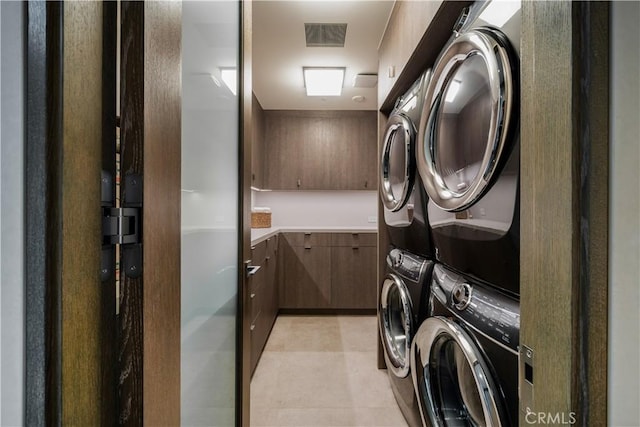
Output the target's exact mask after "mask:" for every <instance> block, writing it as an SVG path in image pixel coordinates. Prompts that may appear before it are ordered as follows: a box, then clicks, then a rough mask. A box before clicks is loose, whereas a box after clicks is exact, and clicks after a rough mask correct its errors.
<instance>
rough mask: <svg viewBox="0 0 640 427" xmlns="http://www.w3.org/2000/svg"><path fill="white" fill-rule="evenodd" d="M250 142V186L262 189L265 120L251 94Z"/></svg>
mask: <svg viewBox="0 0 640 427" xmlns="http://www.w3.org/2000/svg"><path fill="white" fill-rule="evenodd" d="M251 107H252V114H253V124H252V133H251V134H252V141H251V185H252V186H254V187H257V188H263V187H264V163H265V155H266V153H265V149H264V145H265V119H264V110H263V109H262V105H260V101H258V98H256V96H255V94H252V101H251Z"/></svg>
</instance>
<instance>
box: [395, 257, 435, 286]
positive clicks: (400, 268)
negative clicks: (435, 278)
mask: <svg viewBox="0 0 640 427" xmlns="http://www.w3.org/2000/svg"><path fill="white" fill-rule="evenodd" d="M428 263H429V261H427V259H426V258H422V257H421V256H418V255H414V254H412V253H411V252H407V251H403V250H400V249H392V250H391V251H390V252H389V254H388V255H387V266H389V268H390V269H391V270H392V271H393V272H395V273H397V274H399V275H400V276H402V277H404V278H405V279H408V280H411V281H412V282H414V283H420V282H421V281H422V276H423V274H424V273H425V271H426V270H427V266H428Z"/></svg>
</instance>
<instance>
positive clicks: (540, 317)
mask: <svg viewBox="0 0 640 427" xmlns="http://www.w3.org/2000/svg"><path fill="white" fill-rule="evenodd" d="M608 26H609V4H608V3H606V2H593V3H591V2H571V1H560V2H535V1H533V2H523V4H522V47H521V48H522V49H521V51H522V57H521V81H522V90H521V99H522V106H521V109H522V119H521V127H522V131H521V138H522V140H521V147H522V152H521V178H520V179H521V184H520V187H521V196H520V200H521V205H522V207H521V215H522V218H521V230H520V233H521V253H520V260H521V266H520V277H521V300H520V304H521V313H522V317H521V332H520V346H521V354H522V352H523V350H522V349H524V346H526V347H528V348H530V349H531V351H532V352H533V361H532V364H533V366H530V371H529V374H530V375H526V376H525V375H524V372H523V371H524V370H525V367H524V366H522V365H521V374H520V386H521V387H520V389H521V396H520V424H521V425H526V424H527V423H530V422H531V420H532V416H531V415H529V416H527V411H529V412H532V413H534V416H538V414H543V415H542V416H544V414H549V415H548V417H552V416H555V417H557V418H556V419H558V418H559V417H563V419H564V420H567V419H568V418H570V417H571V414H573V419H574V420H575V422H576V424H578V425H606V424H607V344H606V343H607V339H606V337H607V287H608V284H607V270H608V265H607V264H608V262H607V259H608V249H607V248H608V243H607V242H608V237H607V233H608V231H607V230H608V224H607V222H608V218H607V212H608V206H607V204H608V165H609V159H608V139H609V135H608V117H609V107H608V105H609V89H608V87H609V86H608V85H609V79H608V72H609V68H608V49H609V28H608ZM522 359H524V358H521V360H522ZM525 360H526V359H525ZM541 419H542V418H541ZM548 419H549V418H548ZM557 422H558V421H556V423H557Z"/></svg>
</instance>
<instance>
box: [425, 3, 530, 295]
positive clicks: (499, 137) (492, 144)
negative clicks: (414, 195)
mask: <svg viewBox="0 0 640 427" xmlns="http://www.w3.org/2000/svg"><path fill="white" fill-rule="evenodd" d="M520 22H521V16H520V3H519V2H517V1H516V2H509V1H505V2H498V1H489V2H482V1H477V2H475V3H474V4H473V5H471V6H470V7H469V8H466V9H465V10H464V12H463V14H462V15H461V17H460V19H459V20H458V23H457V24H456V27H455V30H454V35H453V36H452V38H451V39H450V41H449V42H448V43H447V45H446V46H445V48H444V49H443V51H442V52H441V53H440V55H439V57H438V59H437V60H436V63H435V65H434V67H433V75H432V78H431V80H430V84H429V86H428V88H427V91H426V94H425V99H424V106H423V110H422V117H421V120H420V126H419V132H418V134H419V135H418V142H417V148H416V151H417V164H418V171H419V174H420V178H421V180H422V183H423V184H424V188H425V190H426V192H427V195H428V196H429V200H428V207H427V212H428V219H429V223H430V225H431V232H432V237H433V242H434V247H435V252H436V259H437V260H438V261H440V262H442V263H444V264H446V265H448V266H450V267H451V268H453V269H455V270H456V271H458V272H460V273H463V274H466V275H469V276H471V277H474V278H476V279H480V280H483V281H485V282H487V283H489V284H491V285H493V286H495V287H498V288H501V289H503V290H505V291H507V292H510V293H511V294H512V295H514V296H517V295H519V292H520V286H519V283H520V282H519V254H520V243H519V241H520V232H519V229H520V204H519V171H520V130H519V120H520V117H519V113H520V101H519V93H520V90H519V75H520V74H519V48H520Z"/></svg>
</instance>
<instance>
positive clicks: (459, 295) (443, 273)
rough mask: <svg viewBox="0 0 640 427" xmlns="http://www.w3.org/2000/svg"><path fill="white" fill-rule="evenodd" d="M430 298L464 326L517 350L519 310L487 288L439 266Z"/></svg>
mask: <svg viewBox="0 0 640 427" xmlns="http://www.w3.org/2000/svg"><path fill="white" fill-rule="evenodd" d="M432 292H433V295H434V296H435V298H437V299H438V300H439V301H440V303H441V304H442V305H444V306H446V307H447V308H448V309H449V310H451V312H452V314H454V315H455V316H456V317H458V318H459V319H460V320H462V321H464V323H466V325H467V326H468V327H470V328H472V329H475V330H476V331H478V332H480V333H482V334H483V335H485V336H487V337H488V338H491V339H492V340H494V341H497V342H498V343H500V344H502V345H503V346H506V347H509V348H511V349H512V350H515V351H517V350H518V344H519V340H520V306H519V304H518V302H517V301H515V300H513V299H512V298H509V297H507V296H505V295H503V294H501V293H499V292H497V291H495V290H493V289H491V288H489V287H486V286H484V285H481V284H476V283H472V282H471V281H469V280H466V279H465V278H464V277H462V276H460V275H458V274H455V273H453V272H451V271H449V270H447V269H446V268H444V267H442V266H440V265H438V266H436V267H435V268H434V272H433V288H432Z"/></svg>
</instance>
